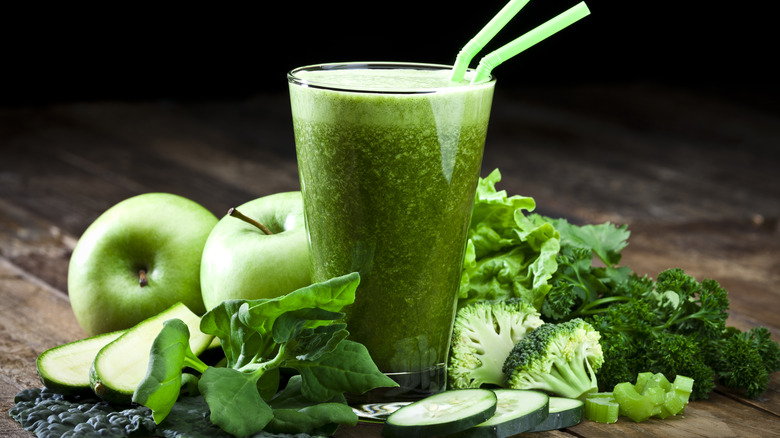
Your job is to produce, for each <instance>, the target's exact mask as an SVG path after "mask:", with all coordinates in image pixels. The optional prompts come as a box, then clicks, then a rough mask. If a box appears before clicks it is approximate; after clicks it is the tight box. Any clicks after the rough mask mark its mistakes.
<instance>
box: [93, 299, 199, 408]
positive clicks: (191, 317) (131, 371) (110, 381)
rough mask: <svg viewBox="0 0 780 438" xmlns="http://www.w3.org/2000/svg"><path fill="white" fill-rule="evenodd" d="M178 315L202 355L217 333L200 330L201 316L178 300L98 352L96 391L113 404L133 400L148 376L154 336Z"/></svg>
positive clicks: (194, 345) (195, 349)
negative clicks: (213, 334)
mask: <svg viewBox="0 0 780 438" xmlns="http://www.w3.org/2000/svg"><path fill="white" fill-rule="evenodd" d="M175 318H178V319H180V320H182V321H184V323H185V324H187V326H188V327H189V330H190V348H192V352H193V353H195V354H196V355H198V354H200V353H202V352H203V351H204V350H205V349H206V348H208V346H209V345H210V344H211V340H212V338H213V336H211V335H207V334H205V333H203V332H201V331H200V317H199V316H198V315H196V314H195V313H193V312H192V311H191V310H190V309H189V308H187V306H186V305H184V304H182V303H176V304H174V305H173V306H171V307H170V308H168V309H167V310H164V311H162V312H161V313H159V314H157V315H155V316H153V317H151V318H149V319H146V320H144V321H141V322H139V323H138V324H137V325H135V326H134V327H131V328H129V329H128V330H127V331H126V332H125V333H124V334H123V335H122V336H119V337H118V338H116V339H115V340H113V341H112V342H110V343H109V344H107V345H106V346H105V347H103V348H102V349H101V350H100V351H99V352H98V354H97V356H95V361H94V362H93V363H92V367H91V368H90V371H89V379H90V387H91V388H92V391H94V392H95V394H97V395H98V396H99V397H100V398H102V399H104V400H106V401H109V402H112V403H119V404H129V403H131V402H132V399H133V392H134V391H135V388H136V387H137V386H138V384H139V383H140V382H141V380H143V378H144V377H145V376H146V371H147V368H148V367H149V354H150V350H151V348H152V343H153V342H154V339H155V338H156V337H157V334H158V333H160V330H162V327H163V323H164V322H165V321H167V320H169V319H175Z"/></svg>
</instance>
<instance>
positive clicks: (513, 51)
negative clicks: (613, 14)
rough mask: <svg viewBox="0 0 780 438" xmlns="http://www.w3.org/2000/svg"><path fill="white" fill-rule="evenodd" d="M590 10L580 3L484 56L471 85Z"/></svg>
mask: <svg viewBox="0 0 780 438" xmlns="http://www.w3.org/2000/svg"><path fill="white" fill-rule="evenodd" d="M589 14H590V10H589V9H588V6H587V5H585V2H580V3H578V4H577V5H575V6H573V7H571V8H569V9H568V10H566V11H564V12H562V13H561V14H559V15H557V16H555V17H553V18H551V19H550V20H548V21H546V22H545V23H543V24H541V25H539V26H538V27H536V28H534V29H532V30H531V31H529V32H527V33H525V34H523V35H522V36H520V37H518V38H517V39H515V40H514V41H511V42H510V43H508V44H506V45H505V46H503V47H501V48H499V49H497V50H495V51H493V52H491V53H489V54H487V55H485V57H484V58H482V59H481V60H480V61H479V65H478V66H477V70H476V73H475V75H474V77H473V78H472V80H471V83H472V84H476V83H479V82H482V81H485V80H487V79H488V78H490V73H491V72H492V71H493V69H494V68H495V67H496V66H498V65H499V64H501V63H502V62H504V61H506V60H507V59H509V58H511V57H513V56H515V55H517V54H518V53H520V52H522V51H524V50H526V49H528V48H529V47H531V46H533V45H534V44H537V43H539V42H540V41H542V40H544V39H545V38H547V37H549V36H551V35H553V34H555V33H556V32H559V31H561V30H562V29H564V28H565V27H568V26H569V25H571V24H574V23H575V22H576V21H578V20H580V19H582V18H584V17H586V16H588V15H589Z"/></svg>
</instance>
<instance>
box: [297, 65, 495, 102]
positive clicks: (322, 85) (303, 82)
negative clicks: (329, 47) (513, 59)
mask: <svg viewBox="0 0 780 438" xmlns="http://www.w3.org/2000/svg"><path fill="white" fill-rule="evenodd" d="M393 68H405V69H415V70H452V68H453V66H451V65H446V64H433V63H425V62H394V61H353V62H330V63H322V64H310V65H304V66H301V67H296V68H294V69H292V70H290V71H289V72H288V73H287V82H288V83H289V84H295V85H299V86H303V87H311V88H317V89H322V90H333V91H342V92H354V93H366V94H430V93H436V92H441V91H447V92H452V91H457V90H461V89H465V88H473V87H479V86H485V85H488V84H491V83H495V82H496V78H495V76H493V75H491V76H490V78H489V79H488V80H487V81H485V82H480V83H478V84H470V83H464V84H459V85H453V86H447V87H430V88H410V89H402V88H399V89H392V90H386V89H371V88H364V87H357V86H349V85H344V84H334V83H328V82H324V81H317V80H314V81H313V80H310V79H304V78H300V77H297V76H296V73H297V72H300V71H323V70H349V69H379V70H381V69H393ZM466 71H467V72H472V73H473V72H474V71H475V70H474V69H471V68H470V69H467V70H466Z"/></svg>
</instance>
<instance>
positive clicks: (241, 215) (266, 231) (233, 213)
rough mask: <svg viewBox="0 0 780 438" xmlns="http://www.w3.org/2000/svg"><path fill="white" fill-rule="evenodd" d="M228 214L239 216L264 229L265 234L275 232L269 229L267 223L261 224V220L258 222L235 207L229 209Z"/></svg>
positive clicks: (261, 229)
mask: <svg viewBox="0 0 780 438" xmlns="http://www.w3.org/2000/svg"><path fill="white" fill-rule="evenodd" d="M228 214H229V215H230V216H233V217H237V218H239V219H241V220H242V221H244V222H247V223H250V224H252V225H254V226H256V227H257V228H260V231H262V232H263V233H265V234H268V235H271V234H273V233H272V232H271V230H269V229H268V227H266V226H265V225H263V224H261V223H260V222H258V221H256V220H254V219H252V218H251V217H247V216H245V215H244V214H243V213H241V212H240V211H238V210H236V209H235V207H234V208H231V209H230V210H228Z"/></svg>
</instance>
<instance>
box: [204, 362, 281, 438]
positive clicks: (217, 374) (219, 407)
mask: <svg viewBox="0 0 780 438" xmlns="http://www.w3.org/2000/svg"><path fill="white" fill-rule="evenodd" d="M258 377H259V376H258V375H255V374H253V373H242V372H241V371H238V370H235V369H233V368H214V367H209V368H208V369H207V370H206V371H205V372H204V373H203V375H202V376H201V378H200V383H199V384H198V388H199V389H200V392H201V394H203V398H204V399H205V400H206V403H208V405H209V409H210V410H211V417H210V418H211V422H212V423H214V424H216V425H217V426H219V427H220V428H221V429H222V430H224V431H226V432H229V433H232V434H233V435H236V436H244V435H249V434H252V433H255V432H258V431H260V430H262V429H263V428H264V427H265V425H266V424H268V422H269V421H271V419H272V418H273V411H272V410H271V407H270V406H268V404H267V403H266V402H265V400H263V398H262V397H260V393H258V392H257V380H258Z"/></svg>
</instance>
